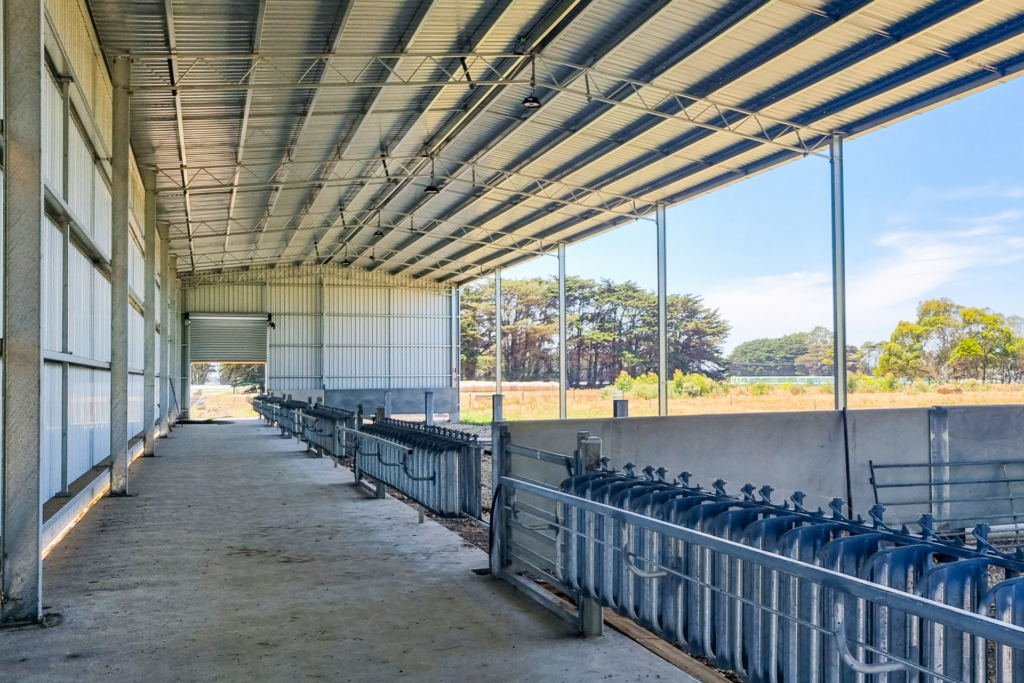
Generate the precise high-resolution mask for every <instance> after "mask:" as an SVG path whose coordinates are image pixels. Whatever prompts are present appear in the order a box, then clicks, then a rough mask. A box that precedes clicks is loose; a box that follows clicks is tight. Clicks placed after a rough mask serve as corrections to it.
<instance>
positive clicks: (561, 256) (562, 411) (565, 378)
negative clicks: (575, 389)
mask: <svg viewBox="0 0 1024 683" xmlns="http://www.w3.org/2000/svg"><path fill="white" fill-rule="evenodd" d="M565 315H566V307H565V244H559V245H558V419H560V420H564V419H565V418H566V416H567V415H568V412H569V400H568V395H567V386H568V382H569V373H568V371H567V365H568V341H567V340H566V338H565V330H566V324H565Z"/></svg>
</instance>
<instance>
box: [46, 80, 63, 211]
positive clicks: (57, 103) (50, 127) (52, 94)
mask: <svg viewBox="0 0 1024 683" xmlns="http://www.w3.org/2000/svg"><path fill="white" fill-rule="evenodd" d="M43 178H44V180H45V181H46V184H47V185H49V186H50V188H51V189H53V191H54V192H56V193H57V195H63V192H64V100H63V99H62V98H61V96H60V88H59V87H58V86H57V82H56V81H55V80H53V77H52V76H50V75H49V73H47V75H46V77H45V78H44V79H43Z"/></svg>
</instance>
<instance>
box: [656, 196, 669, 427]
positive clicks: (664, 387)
mask: <svg viewBox="0 0 1024 683" xmlns="http://www.w3.org/2000/svg"><path fill="white" fill-rule="evenodd" d="M654 214H655V216H654V217H655V226H656V229H657V232H658V415H668V273H667V264H668V262H667V256H666V253H665V252H666V244H665V241H666V236H665V205H664V204H658V205H657V207H655V211H654Z"/></svg>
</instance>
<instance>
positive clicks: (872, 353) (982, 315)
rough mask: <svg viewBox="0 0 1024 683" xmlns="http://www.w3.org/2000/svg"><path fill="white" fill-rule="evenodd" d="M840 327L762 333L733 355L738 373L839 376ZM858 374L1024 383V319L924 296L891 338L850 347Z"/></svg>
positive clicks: (851, 361) (732, 364)
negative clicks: (835, 338)
mask: <svg viewBox="0 0 1024 683" xmlns="http://www.w3.org/2000/svg"><path fill="white" fill-rule="evenodd" d="M833 349H834V347H833V344H832V333H831V332H830V331H829V330H827V329H825V328H823V327H816V328H815V329H813V330H811V331H810V332H797V333H795V334H790V335H786V336H784V337H777V338H774V339H754V340H752V341H748V342H744V343H742V344H740V345H739V346H737V347H736V348H735V350H734V351H733V352H732V354H731V355H730V356H729V361H728V368H729V373H730V374H732V375H746V376H750V375H753V376H776V377H777V376H780V375H831V374H832V370H833V366H834V364H835V353H834V351H833ZM846 355H847V362H848V370H849V371H850V372H852V373H861V374H864V375H874V376H875V377H891V378H892V379H893V380H894V381H902V382H913V381H914V380H924V381H927V382H935V383H946V382H951V381H958V380H977V381H979V382H990V381H991V382H1021V381H1024V319H1021V318H1019V317H1016V316H1005V315H1003V314H1001V313H996V312H994V311H992V310H991V309H988V308H976V307H972V306H961V305H960V304H957V303H955V302H953V301H952V300H950V299H930V300H928V301H924V302H922V303H921V304H920V305H919V306H918V309H917V319H916V320H915V321H913V322H908V321H905V320H904V321H900V323H899V324H898V325H897V326H896V329H895V331H894V332H893V333H892V336H891V337H890V339H889V341H887V342H867V343H865V344H863V345H862V346H861V347H860V348H857V347H855V346H849V347H847V353H846Z"/></svg>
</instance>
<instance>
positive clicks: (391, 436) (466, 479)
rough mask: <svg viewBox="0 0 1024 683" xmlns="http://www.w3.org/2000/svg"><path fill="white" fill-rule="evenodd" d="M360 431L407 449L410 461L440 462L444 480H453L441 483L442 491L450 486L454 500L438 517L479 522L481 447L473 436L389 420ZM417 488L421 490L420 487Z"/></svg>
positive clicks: (370, 425)
mask: <svg viewBox="0 0 1024 683" xmlns="http://www.w3.org/2000/svg"><path fill="white" fill-rule="evenodd" d="M362 430H363V431H364V432H366V433H368V434H373V435H375V436H379V437H382V438H384V439H388V440H390V441H393V442H395V443H399V444H402V445H403V446H407V447H408V448H411V449H412V451H413V455H412V457H413V458H418V459H421V460H422V461H424V462H426V461H427V460H430V459H432V458H433V459H436V460H437V461H438V462H443V463H444V471H445V472H446V473H448V474H447V476H449V477H454V479H455V481H454V482H451V481H449V482H445V483H444V484H443V487H444V488H445V489H449V488H451V487H452V486H454V487H455V491H456V494H457V498H458V500H457V503H456V507H454V508H452V509H451V510H450V511H445V512H442V513H441V514H445V515H452V516H458V515H460V514H461V515H465V516H468V517H471V518H473V519H477V520H480V519H481V516H482V500H481V495H480V476H481V475H480V471H481V464H480V463H481V456H482V454H483V449H484V445H483V444H481V443H480V439H479V438H478V437H477V436H476V435H475V434H468V433H466V432H464V431H460V430H458V429H451V428H449V427H444V426H441V425H427V424H423V423H420V422H407V421H404V420H395V419H392V418H381V419H378V420H375V421H374V422H373V423H371V424H364V425H363V427H362ZM396 488H398V487H396ZM419 488H421V489H422V488H423V487H422V484H421V485H420V486H419ZM410 495H412V494H410ZM413 497H414V498H415V497H416V496H413Z"/></svg>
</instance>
